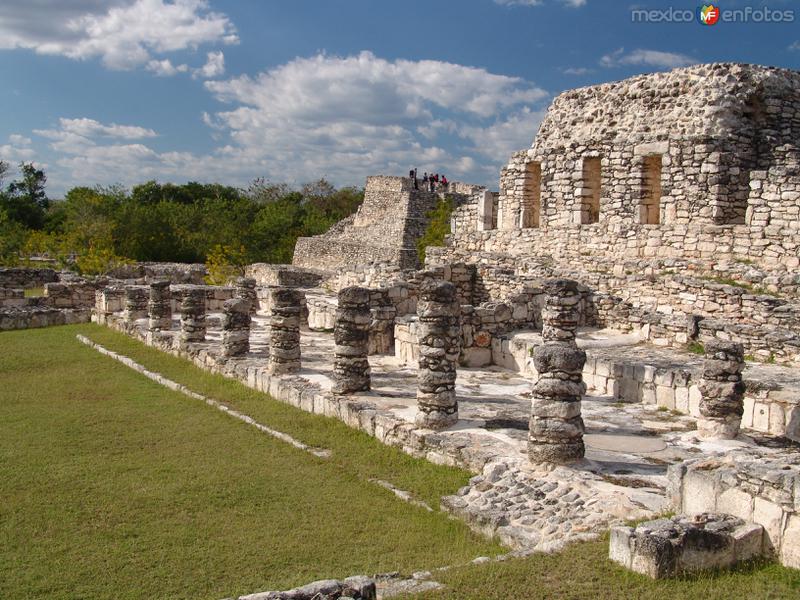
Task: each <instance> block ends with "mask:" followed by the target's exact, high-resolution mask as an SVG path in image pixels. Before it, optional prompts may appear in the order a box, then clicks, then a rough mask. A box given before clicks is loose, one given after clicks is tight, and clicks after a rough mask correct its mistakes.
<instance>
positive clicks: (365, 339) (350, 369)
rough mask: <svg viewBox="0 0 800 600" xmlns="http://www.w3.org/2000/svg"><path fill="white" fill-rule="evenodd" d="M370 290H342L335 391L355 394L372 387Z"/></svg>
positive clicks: (338, 312) (335, 350)
mask: <svg viewBox="0 0 800 600" xmlns="http://www.w3.org/2000/svg"><path fill="white" fill-rule="evenodd" d="M371 320H372V315H371V314H370V308H369V290H368V289H366V288H363V287H348V288H344V289H343V290H341V291H340V292H339V306H338V308H337V309H336V324H335V326H334V330H333V339H334V341H335V342H336V346H335V349H334V354H333V380H334V384H333V393H334V394H352V393H353V392H362V391H365V390H368V389H369V386H370V376H369V360H368V359H367V352H368V351H369V324H370V321H371Z"/></svg>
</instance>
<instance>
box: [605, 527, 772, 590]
mask: <svg viewBox="0 0 800 600" xmlns="http://www.w3.org/2000/svg"><path fill="white" fill-rule="evenodd" d="M764 554H765V546H764V528H763V527H762V526H761V525H759V524H757V523H752V522H746V521H743V520H742V519H739V518H737V517H734V516H731V515H727V514H721V513H702V514H699V515H695V516H687V515H678V516H675V517H672V518H670V519H658V520H656V521H647V522H645V523H641V524H640V525H637V526H636V527H635V528H634V527H625V526H620V527H613V528H612V529H611V539H610V541H609V549H608V557H609V558H610V559H611V560H613V561H614V562H616V563H619V564H620V565H622V566H623V567H625V568H627V569H630V570H631V571H635V572H637V573H641V574H642V575H647V576H648V577H651V578H653V579H664V578H669V577H677V576H680V575H683V574H686V573H697V572H699V571H707V570H712V569H724V568H730V567H733V566H734V565H736V564H737V563H740V562H744V561H747V560H751V559H754V558H758V557H760V556H763V555H764Z"/></svg>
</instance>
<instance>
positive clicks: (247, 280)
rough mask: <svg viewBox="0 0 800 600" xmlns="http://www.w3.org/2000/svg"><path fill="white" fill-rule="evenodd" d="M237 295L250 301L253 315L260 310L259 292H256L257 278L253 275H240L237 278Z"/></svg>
mask: <svg viewBox="0 0 800 600" xmlns="http://www.w3.org/2000/svg"><path fill="white" fill-rule="evenodd" d="M236 297H237V298H241V299H242V300H246V301H247V302H248V303H249V306H250V309H249V312H250V314H251V315H254V314H256V312H257V311H258V294H256V280H255V279H253V278H252V277H238V278H237V279H236Z"/></svg>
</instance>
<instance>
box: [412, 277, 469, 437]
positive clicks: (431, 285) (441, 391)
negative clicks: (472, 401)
mask: <svg viewBox="0 0 800 600" xmlns="http://www.w3.org/2000/svg"><path fill="white" fill-rule="evenodd" d="M417 315H419V371H418V373H417V408H418V409H419V412H418V413H417V417H416V423H417V425H419V426H421V427H425V428H429V429H443V428H445V427H449V426H450V425H452V424H454V423H455V422H456V421H458V402H457V400H456V363H457V361H458V355H459V353H460V350H461V349H460V339H461V322H460V320H461V319H460V317H461V306H460V305H459V304H458V300H457V299H456V288H455V286H454V285H453V284H452V283H449V282H445V281H435V280H425V281H424V282H423V283H422V285H421V286H420V290H419V301H418V303H417Z"/></svg>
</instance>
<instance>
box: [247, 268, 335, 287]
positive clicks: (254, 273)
mask: <svg viewBox="0 0 800 600" xmlns="http://www.w3.org/2000/svg"><path fill="white" fill-rule="evenodd" d="M244 274H245V277H252V278H253V279H255V280H256V285H279V286H283V287H317V286H318V285H319V284H320V282H321V281H322V279H323V274H322V273H321V272H320V271H317V270H316V269H304V268H301V267H295V266H293V265H273V264H268V263H253V264H252V265H247V266H246V267H245V269H244Z"/></svg>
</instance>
